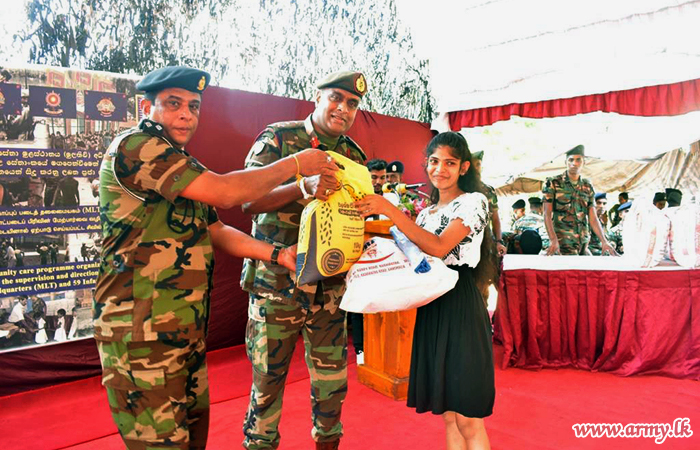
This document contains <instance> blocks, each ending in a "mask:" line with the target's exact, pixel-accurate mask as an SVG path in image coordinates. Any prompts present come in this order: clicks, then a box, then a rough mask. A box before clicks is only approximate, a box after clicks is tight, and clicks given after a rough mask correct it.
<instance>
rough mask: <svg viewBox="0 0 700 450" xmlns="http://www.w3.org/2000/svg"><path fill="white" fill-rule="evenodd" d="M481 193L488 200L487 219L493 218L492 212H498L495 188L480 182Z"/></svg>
mask: <svg viewBox="0 0 700 450" xmlns="http://www.w3.org/2000/svg"><path fill="white" fill-rule="evenodd" d="M481 185H482V193H483V194H484V195H485V196H486V199H487V200H488V201H489V221H490V220H491V219H492V218H493V215H494V214H498V197H497V196H496V190H495V189H494V188H493V187H491V186H489V185H488V184H485V183H481Z"/></svg>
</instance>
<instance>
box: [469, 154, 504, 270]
mask: <svg viewBox="0 0 700 450" xmlns="http://www.w3.org/2000/svg"><path fill="white" fill-rule="evenodd" d="M483 159H484V151H483V150H481V151H478V152H474V153H472V158H471V164H472V167H474V168H475V169H476V171H477V172H478V174H479V177H480V178H481V164H482V161H483ZM481 193H482V194H484V195H485V196H486V198H487V199H488V201H489V221H490V223H491V232H492V233H493V238H494V241H495V242H496V251H497V252H498V255H499V256H503V255H505V254H506V250H507V248H506V243H505V241H504V240H503V236H502V229H501V217H500V216H499V215H498V197H497V196H496V190H495V189H494V188H493V187H491V186H489V185H488V184H486V183H484V182H482V183H481Z"/></svg>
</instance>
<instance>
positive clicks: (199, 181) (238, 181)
mask: <svg viewBox="0 0 700 450" xmlns="http://www.w3.org/2000/svg"><path fill="white" fill-rule="evenodd" d="M295 158H296V161H295ZM297 161H298V165H297ZM336 170H338V168H337V166H336V165H335V163H333V162H332V161H331V160H329V158H328V155H326V153H325V152H324V151H322V150H316V149H307V150H304V151H302V152H299V153H296V154H295V155H294V157H293V156H288V157H286V158H282V159H280V160H278V161H275V162H273V163H272V164H269V165H267V166H264V167H254V168H248V169H245V170H237V171H233V172H229V173H226V174H223V175H220V174H217V173H214V172H211V171H206V172H204V173H202V174H201V175H200V176H198V177H197V178H195V179H194V180H193V181H192V182H191V183H190V184H189V185H188V186H187V187H186V188H185V189H184V190H183V191H182V193H181V194H180V195H181V196H182V197H185V198H189V199H191V200H196V201H200V202H203V203H206V204H208V205H212V206H216V207H219V208H223V209H228V208H231V207H233V206H236V205H241V204H243V203H245V202H249V201H253V200H256V199H259V198H260V197H262V196H264V195H265V194H267V193H268V192H270V191H271V190H273V189H274V188H275V187H276V186H278V185H280V184H282V183H284V182H285V181H287V180H288V179H290V178H293V177H294V176H295V175H296V174H297V173H299V174H301V175H304V176H310V175H316V174H320V173H322V172H324V173H326V172H328V173H333V172H334V171H336ZM291 187H293V188H294V189H296V190H297V191H298V190H299V188H298V187H296V185H291ZM285 188H287V186H285Z"/></svg>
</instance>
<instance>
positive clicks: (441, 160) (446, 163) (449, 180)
mask: <svg viewBox="0 0 700 450" xmlns="http://www.w3.org/2000/svg"><path fill="white" fill-rule="evenodd" d="M468 169H469V161H464V162H461V161H460V160H459V158H458V157H456V156H454V155H453V154H452V149H451V148H450V147H447V146H444V145H440V146H438V147H437V148H436V149H435V151H434V152H433V154H432V155H430V156H428V166H427V171H428V178H429V179H430V182H431V183H432V185H433V186H435V188H436V189H439V190H445V189H451V188H453V187H455V186H456V185H457V180H459V176H460V175H462V174H465V173H467V170H468Z"/></svg>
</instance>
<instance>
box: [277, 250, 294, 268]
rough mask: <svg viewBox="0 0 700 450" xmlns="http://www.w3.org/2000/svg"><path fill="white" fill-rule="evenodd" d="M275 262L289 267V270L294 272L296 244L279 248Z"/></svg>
mask: <svg viewBox="0 0 700 450" xmlns="http://www.w3.org/2000/svg"><path fill="white" fill-rule="evenodd" d="M277 262H278V263H279V265H280V266H283V267H286V268H287V269H289V271H290V272H295V271H296V270H297V245H296V244H294V245H292V246H291V247H285V248H283V249H282V250H280V254H279V256H278V257H277Z"/></svg>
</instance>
